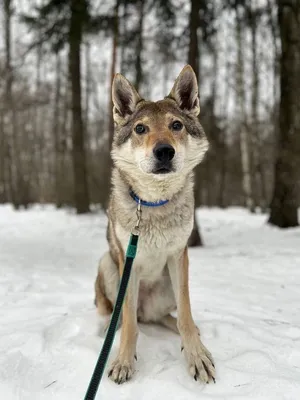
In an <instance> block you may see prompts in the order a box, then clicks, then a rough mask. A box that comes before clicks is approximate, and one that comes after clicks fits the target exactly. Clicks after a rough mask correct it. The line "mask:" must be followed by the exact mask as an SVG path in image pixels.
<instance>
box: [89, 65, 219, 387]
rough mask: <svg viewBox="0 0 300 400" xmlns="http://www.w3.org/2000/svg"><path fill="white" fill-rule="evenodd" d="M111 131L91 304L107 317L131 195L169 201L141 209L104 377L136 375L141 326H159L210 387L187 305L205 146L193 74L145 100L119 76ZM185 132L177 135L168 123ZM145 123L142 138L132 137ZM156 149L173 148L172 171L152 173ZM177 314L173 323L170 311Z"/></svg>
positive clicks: (209, 366)
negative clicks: (103, 227) (196, 180)
mask: <svg viewBox="0 0 300 400" xmlns="http://www.w3.org/2000/svg"><path fill="white" fill-rule="evenodd" d="M113 101H114V118H115V122H116V130H115V136H114V141H113V149H112V158H113V161H114V165H115V167H114V169H113V172H112V183H113V187H112V195H111V200H110V205H109V211H108V218H109V224H108V242H109V252H107V253H105V254H104V256H103V257H102V259H101V261H100V265H99V271H98V276H97V279H96V284H95V288H96V300H95V302H96V304H97V307H98V310H99V312H100V313H107V312H108V311H109V310H110V306H111V305H113V304H114V303H115V299H116V296H117V290H118V285H119V280H120V276H121V274H122V271H123V264H124V254H125V252H126V248H127V244H128V240H129V237H130V233H131V232H132V229H133V228H134V226H135V224H136V208H137V204H136V202H135V201H134V200H133V199H132V198H131V196H130V194H129V191H130V189H133V190H134V192H135V193H136V194H137V195H138V196H139V197H140V198H141V199H144V200H147V201H158V200H164V199H168V200H169V202H168V203H167V204H165V205H163V206H160V207H155V208H151V207H142V220H141V225H140V237H139V243H138V250H137V254H136V258H135V260H134V263H133V268H132V273H131V277H130V280H129V287H128V289H127V295H126V299H125V303H124V308H123V314H122V331H121V342H120V348H119V353H118V356H117V358H116V360H115V361H114V362H113V364H112V366H111V368H110V371H109V376H110V377H111V378H112V380H114V381H115V382H117V383H122V382H125V381H126V380H128V379H130V378H131V377H132V375H133V373H134V358H135V355H136V344H137V339H138V325H137V322H138V321H142V322H155V323H159V324H161V325H163V326H165V327H168V328H169V329H171V330H173V331H174V332H176V333H178V332H179V333H180V335H181V339H182V344H183V347H184V353H185V356H186V359H187V362H188V367H189V371H190V373H191V375H192V376H193V377H194V378H195V379H200V380H202V381H204V382H208V381H210V380H211V379H214V375H215V370H214V366H213V361H212V357H211V354H210V353H209V351H208V350H207V349H206V348H205V347H204V345H203V344H202V342H201V340H200V337H199V331H198V328H197V327H196V325H195V323H194V321H193V318H192V314H191V306H190V298H189V286H188V255H187V241H188V238H189V236H190V233H191V230H192V227H193V216H194V197H193V169H194V167H195V166H196V165H197V164H198V163H199V162H201V160H202V159H203V156H204V154H205V152H206V150H207V148H208V142H207V139H206V136H205V134H204V131H203V129H202V127H201V125H200V123H199V121H198V118H197V115H198V114H199V111H200V107H199V99H198V87H197V81H196V78H195V74H194V72H193V70H192V69H191V67H189V66H187V67H185V68H184V69H183V71H182V72H181V74H180V75H179V77H178V78H177V79H176V81H175V84H174V87H173V89H172V90H171V92H170V94H169V96H168V97H167V98H165V99H164V100H160V101H158V102H155V103H153V102H149V101H145V100H143V99H142V98H141V97H140V96H139V94H138V93H137V92H136V90H135V89H134V88H133V86H132V85H131V84H130V83H129V82H128V81H127V80H126V79H125V78H124V77H122V76H121V75H119V74H118V75H117V76H116V78H115V80H114V84H113ZM174 121H180V122H182V124H183V127H182V129H181V130H180V131H174V130H173V125H172V123H173V122H174ZM137 124H144V126H145V129H146V131H145V132H144V133H143V134H138V133H136V132H135V127H136V125H137ZM157 144H164V145H166V144H167V145H170V146H172V147H173V148H174V157H173V158H172V160H171V161H170V168H171V169H170V172H168V173H166V174H160V173H155V168H156V164H157V162H158V160H157V158H156V157H155V154H154V148H155V146H156V145H157ZM176 308H177V310H178V318H177V319H176V318H175V317H173V316H172V315H171V312H173V311H175V310H176Z"/></svg>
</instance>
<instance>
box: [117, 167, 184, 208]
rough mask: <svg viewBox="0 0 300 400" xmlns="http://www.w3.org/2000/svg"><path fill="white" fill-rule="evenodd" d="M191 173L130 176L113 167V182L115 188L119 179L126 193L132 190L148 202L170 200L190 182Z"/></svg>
mask: <svg viewBox="0 0 300 400" xmlns="http://www.w3.org/2000/svg"><path fill="white" fill-rule="evenodd" d="M191 177H192V173H190V174H189V176H181V175H179V174H178V175H177V174H176V175H174V176H168V177H164V178H163V179H157V178H156V177H153V176H151V175H149V176H147V175H145V174H143V176H136V177H134V178H133V177H132V176H129V175H128V174H125V173H124V171H121V170H119V169H118V168H116V167H115V168H114V170H113V183H114V186H115V188H116V189H118V187H117V182H120V180H121V181H122V183H123V185H124V186H123V188H122V189H123V190H127V191H128V193H129V191H130V190H132V191H133V192H134V193H135V194H136V195H137V196H138V197H139V198H140V199H142V200H144V201H148V202H159V201H162V200H169V201H170V200H172V198H173V197H174V196H175V195H176V194H177V193H178V192H180V191H181V190H182V189H183V188H184V187H185V186H186V184H187V183H188V184H189V185H190V184H191V183H190V182H191V181H192V180H191Z"/></svg>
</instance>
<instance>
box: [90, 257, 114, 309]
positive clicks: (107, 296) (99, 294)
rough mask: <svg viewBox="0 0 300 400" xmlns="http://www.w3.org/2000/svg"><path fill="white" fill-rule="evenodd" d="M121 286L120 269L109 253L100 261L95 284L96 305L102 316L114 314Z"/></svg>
mask: <svg viewBox="0 0 300 400" xmlns="http://www.w3.org/2000/svg"><path fill="white" fill-rule="evenodd" d="M118 286H119V272H118V267H117V266H116V264H115V263H114V261H113V259H112V258H111V255H110V253H109V252H107V253H105V254H104V255H103V257H102V258H101V260H100V263H99V267H98V275H97V278H96V282H95V305H96V307H97V309H98V312H99V314H100V315H109V314H111V313H112V310H113V307H114V304H115V301H116V297H117V291H118Z"/></svg>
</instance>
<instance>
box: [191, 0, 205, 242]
mask: <svg viewBox="0 0 300 400" xmlns="http://www.w3.org/2000/svg"><path fill="white" fill-rule="evenodd" d="M199 10H200V1H199V0H191V11H190V19H189V28H190V29H189V32H190V42H189V52H188V63H189V64H190V65H191V67H192V68H193V70H194V71H195V74H196V77H197V80H198V79H199V43H198V28H199ZM197 181H198V179H197V174H196V185H197V183H198V182H197ZM196 206H197V205H196ZM188 245H189V246H190V247H196V246H202V239H201V236H200V233H199V227H198V223H197V218H196V212H194V226H193V230H192V233H191V236H190V238H189V241H188Z"/></svg>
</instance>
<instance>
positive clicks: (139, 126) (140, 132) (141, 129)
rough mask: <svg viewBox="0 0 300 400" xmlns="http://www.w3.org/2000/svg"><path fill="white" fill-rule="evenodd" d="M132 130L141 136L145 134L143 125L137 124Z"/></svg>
mask: <svg viewBox="0 0 300 400" xmlns="http://www.w3.org/2000/svg"><path fill="white" fill-rule="evenodd" d="M134 130H135V131H136V133H138V134H139V135H141V134H142V133H145V132H146V127H145V125H143V124H137V126H136V127H135V128H134Z"/></svg>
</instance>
